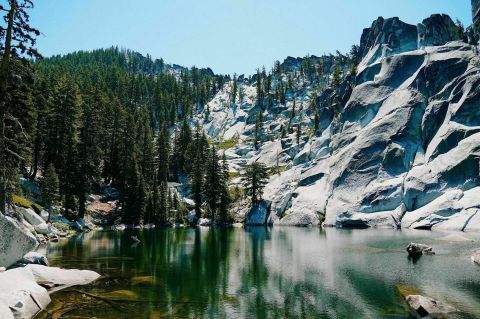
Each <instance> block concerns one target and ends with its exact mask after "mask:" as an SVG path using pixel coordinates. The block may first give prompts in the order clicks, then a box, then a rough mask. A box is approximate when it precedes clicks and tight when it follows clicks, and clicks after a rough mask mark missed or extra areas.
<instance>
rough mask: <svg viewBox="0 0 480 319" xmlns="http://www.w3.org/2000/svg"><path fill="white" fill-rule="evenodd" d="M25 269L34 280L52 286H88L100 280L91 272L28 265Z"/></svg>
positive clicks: (98, 276) (97, 275)
mask: <svg viewBox="0 0 480 319" xmlns="http://www.w3.org/2000/svg"><path fill="white" fill-rule="evenodd" d="M25 269H27V270H29V271H31V273H32V274H33V276H34V278H35V280H37V281H39V282H48V283H51V284H52V285H54V286H77V285H88V284H89V283H91V282H93V281H95V280H97V279H98V278H100V275H99V274H97V273H96V272H94V271H91V270H78V269H61V268H57V267H46V266H43V265H36V264H29V265H27V266H26V267H25Z"/></svg>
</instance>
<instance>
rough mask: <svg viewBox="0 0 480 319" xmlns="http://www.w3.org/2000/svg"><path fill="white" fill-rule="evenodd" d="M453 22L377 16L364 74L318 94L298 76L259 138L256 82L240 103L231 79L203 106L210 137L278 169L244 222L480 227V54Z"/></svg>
mask: <svg viewBox="0 0 480 319" xmlns="http://www.w3.org/2000/svg"><path fill="white" fill-rule="evenodd" d="M453 26H454V24H453V22H452V20H451V19H450V18H449V17H448V16H445V15H432V16H431V17H429V18H427V19H425V20H424V21H423V23H422V24H420V25H419V26H412V25H408V24H406V23H404V22H402V21H400V20H399V19H398V18H391V19H383V18H379V19H378V20H376V21H375V22H374V23H373V25H372V26H371V27H370V28H368V29H365V30H364V33H363V35H362V39H361V45H360V55H361V56H363V60H362V61H361V62H360V64H359V66H358V69H357V76H356V78H355V79H353V78H352V77H351V76H346V77H345V80H344V82H343V83H342V84H341V85H340V86H339V88H337V89H336V90H333V89H332V88H331V87H327V88H325V90H323V91H320V92H318V91H315V88H314V87H313V86H309V84H308V83H297V84H296V91H295V92H294V93H291V94H290V96H287V99H286V102H282V103H276V104H274V105H272V106H271V107H269V108H268V109H267V110H266V111H265V112H264V114H263V118H264V121H263V127H262V130H261V133H260V135H261V137H262V138H263V141H262V142H260V143H259V145H258V147H253V143H252V136H253V135H254V133H253V132H254V130H255V125H254V124H252V123H251V122H249V119H252V118H254V115H255V114H256V113H257V111H258V109H257V108H256V103H255V102H256V99H257V97H256V89H255V82H247V83H242V84H241V85H242V88H243V90H244V92H245V94H244V95H245V97H244V99H243V100H242V101H241V102H239V103H238V104H236V103H233V104H231V105H230V104H228V103H226V102H225V101H227V100H228V96H229V95H230V90H231V85H227V86H226V87H225V88H224V89H223V91H222V92H220V93H219V94H218V95H217V96H216V97H215V98H213V99H212V101H211V102H210V103H209V109H210V111H211V113H210V118H209V119H205V118H204V117H202V116H201V115H197V116H198V118H199V119H200V121H201V123H203V127H204V128H205V129H206V130H207V131H208V132H209V134H210V135H211V136H212V137H218V138H220V139H222V140H231V139H234V140H235V142H236V145H235V146H233V147H232V148H230V149H229V150H228V151H227V154H228V158H229V165H230V168H231V170H234V171H236V173H238V172H239V171H241V168H242V165H244V164H248V163H251V162H254V161H259V162H263V163H265V164H266V165H267V166H269V167H272V168H275V167H276V168H277V169H278V172H276V173H275V174H273V175H272V176H271V178H270V181H269V183H268V185H267V186H266V188H265V190H264V200H265V203H266V207H267V208H266V209H258V208H255V209H253V210H252V211H251V212H249V213H247V214H245V216H246V223H247V224H261V223H263V224H264V223H267V224H274V225H297V226H308V225H315V224H317V223H319V222H322V221H323V219H324V223H325V225H329V226H339V227H359V228H365V227H390V228H398V227H403V228H414V229H439V230H461V231H480V170H479V167H480V102H479V101H480V57H479V56H478V54H477V53H476V52H475V50H474V49H473V48H472V46H470V45H469V44H466V43H464V42H462V41H452V40H455V39H456V33H455V32H453V31H452V28H453ZM298 64H299V60H298V59H292V58H291V59H287V61H286V62H285V65H288V69H295V68H297V67H298ZM282 76H283V77H284V78H287V76H286V74H282ZM299 81H300V82H301V80H299ZM311 96H315V97H316V101H315V102H316V105H317V107H318V123H317V125H318V130H317V131H316V132H315V134H310V135H308V134H302V136H301V138H298V139H297V138H296V136H295V133H294V132H295V128H297V127H298V126H300V127H301V129H302V130H303V131H302V132H305V131H308V130H311V128H312V126H313V125H312V118H313V114H312V112H311V111H309V110H308V105H311V100H310V97H311ZM332 96H335V98H336V99H332ZM332 100H334V101H333V102H332ZM294 101H295V103H294ZM335 101H336V102H335ZM294 107H296V109H295V117H294V119H292V120H291V122H290V120H289V119H290V114H292V112H293V109H294ZM334 110H335V111H334ZM290 125H291V126H292V129H291V132H286V131H285V128H286V127H290ZM282 129H283V131H282ZM280 168H281V169H280ZM237 182H238V180H237Z"/></svg>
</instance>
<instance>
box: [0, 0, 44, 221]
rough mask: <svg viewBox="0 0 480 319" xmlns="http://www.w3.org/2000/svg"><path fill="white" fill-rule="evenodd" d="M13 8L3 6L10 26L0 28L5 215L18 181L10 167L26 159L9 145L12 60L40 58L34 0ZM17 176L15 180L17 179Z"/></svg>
mask: <svg viewBox="0 0 480 319" xmlns="http://www.w3.org/2000/svg"><path fill="white" fill-rule="evenodd" d="M8 4H9V6H10V7H9V8H5V7H4V6H3V5H0V11H3V12H5V15H4V16H3V17H2V18H3V21H5V23H6V26H5V27H3V26H0V40H1V41H0V54H1V61H0V213H5V205H6V202H7V184H8V183H9V182H11V181H12V179H14V178H16V172H15V167H9V165H8V164H9V161H10V159H11V158H14V159H16V160H22V157H21V155H20V154H17V153H16V152H15V151H13V150H12V149H11V148H10V145H8V143H7V138H6V136H5V134H6V133H7V127H6V123H5V121H6V120H7V118H9V117H11V115H10V114H9V112H8V110H7V93H8V92H9V91H8V86H9V83H8V82H9V78H11V75H12V74H11V71H12V62H11V60H12V59H21V60H25V59H24V58H23V57H28V56H30V57H40V54H39V53H38V52H37V50H36V49H35V36H38V35H39V34H40V32H39V31H38V30H36V29H34V28H32V27H31V26H30V25H29V15H28V13H27V10H28V9H30V8H32V7H33V2H32V1H31V0H22V1H17V0H9V1H8ZM13 176H15V177H13Z"/></svg>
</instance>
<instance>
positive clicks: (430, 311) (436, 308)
mask: <svg viewBox="0 0 480 319" xmlns="http://www.w3.org/2000/svg"><path fill="white" fill-rule="evenodd" d="M405 299H406V301H407V304H408V305H409V306H410V308H412V309H413V310H414V311H415V312H416V313H417V314H418V315H419V316H420V317H422V318H424V317H427V316H429V318H445V316H446V315H448V314H451V313H455V312H458V310H457V309H455V308H453V307H452V306H449V305H447V304H445V303H443V302H440V301H438V300H435V299H432V298H429V297H424V296H420V295H410V296H407V297H406V298H405Z"/></svg>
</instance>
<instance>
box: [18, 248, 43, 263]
mask: <svg viewBox="0 0 480 319" xmlns="http://www.w3.org/2000/svg"><path fill="white" fill-rule="evenodd" d="M20 263H22V264H37V265H43V266H48V259H47V257H45V256H44V255H42V254H40V253H37V252H33V251H31V252H29V253H26V254H25V256H23V257H22V259H20Z"/></svg>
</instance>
